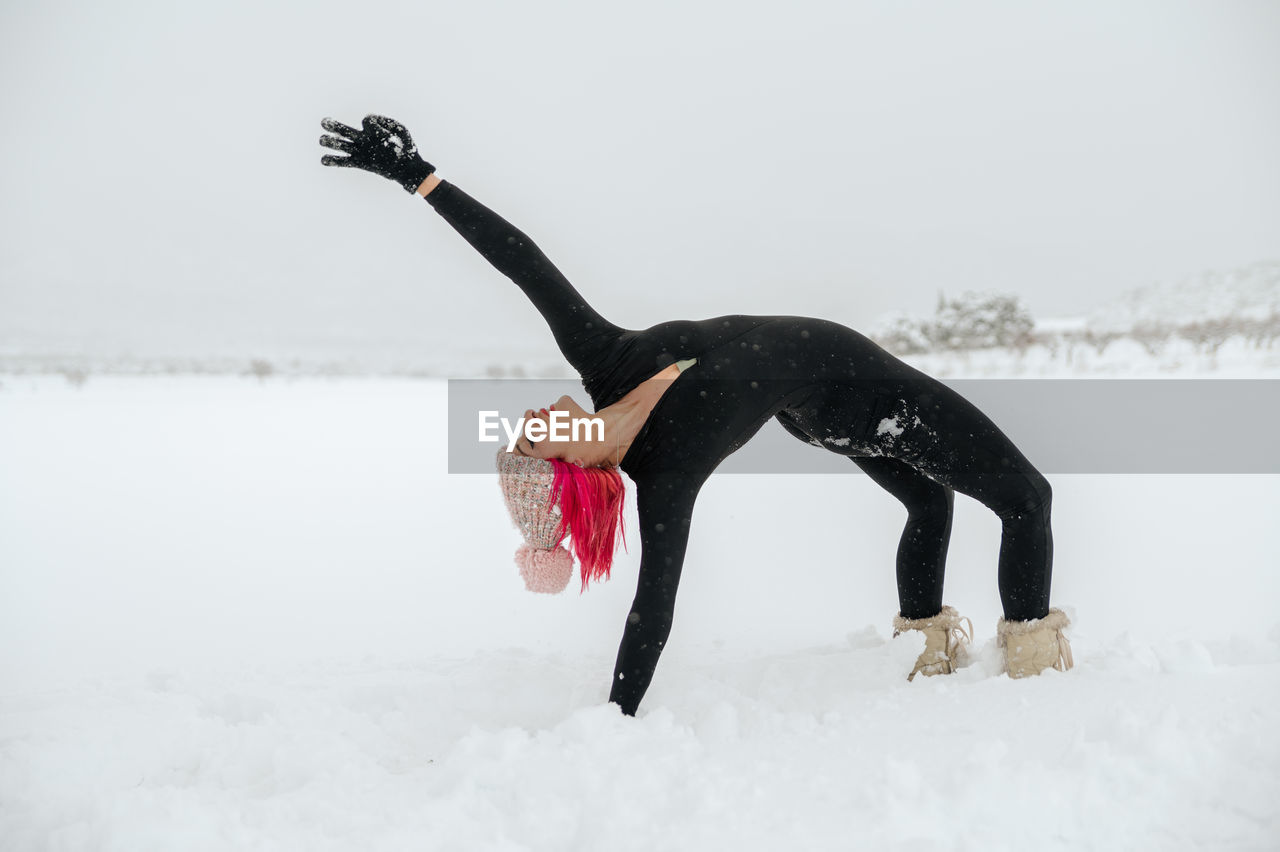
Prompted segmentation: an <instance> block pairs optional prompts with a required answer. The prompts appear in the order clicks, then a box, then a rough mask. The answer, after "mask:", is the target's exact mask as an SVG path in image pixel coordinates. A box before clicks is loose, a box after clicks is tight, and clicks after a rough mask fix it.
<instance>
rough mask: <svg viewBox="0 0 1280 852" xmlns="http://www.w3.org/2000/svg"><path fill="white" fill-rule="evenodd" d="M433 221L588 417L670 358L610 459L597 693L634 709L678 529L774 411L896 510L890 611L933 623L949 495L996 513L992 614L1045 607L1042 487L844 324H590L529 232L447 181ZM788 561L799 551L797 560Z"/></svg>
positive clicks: (961, 405) (663, 618)
mask: <svg viewBox="0 0 1280 852" xmlns="http://www.w3.org/2000/svg"><path fill="white" fill-rule="evenodd" d="M427 201H428V202H430V204H431V205H432V206H433V207H434V208H435V209H436V211H437V212H438V213H439V214H440V215H441V216H442V217H443V218H444V219H445V220H446V221H447V222H448V223H449V224H450V225H452V226H453V227H454V228H455V229H456V230H457V231H458V232H459V233H460V234H462V236H463V237H465V238H466V240H467V241H468V242H469V243H471V245H472V246H473V247H475V248H476V249H477V250H478V251H479V252H480V253H481V254H482V255H483V256H484V257H485V258H486V259H487V260H488V261H489V262H490V263H492V264H493V265H494V266H495V267H496V268H497V269H498V270H499V271H500V272H502V273H503V274H504V275H506V276H507V277H508V278H510V279H511V280H512V281H514V282H515V283H516V285H517V286H519V287H520V289H521V290H523V291H524V293H525V295H526V296H528V297H529V299H530V301H532V302H533V304H534V306H535V307H536V308H537V309H538V311H539V312H540V313H541V314H542V316H543V318H544V319H545V320H546V322H547V324H548V326H550V328H551V332H552V334H553V335H554V336H555V339H556V343H557V344H558V345H559V347H560V351H561V352H562V353H563V354H564V356H565V358H566V359H567V360H568V361H569V363H570V364H571V365H572V366H573V367H574V369H576V370H577V371H578V373H579V375H581V377H582V381H583V385H584V386H585V387H586V390H587V393H588V394H589V395H590V396H591V399H592V402H593V404H594V405H595V407H596V410H599V409H601V408H603V407H605V406H607V405H610V404H612V403H614V402H616V401H617V400H619V399H621V398H622V397H623V396H625V395H626V394H627V393H628V392H629V391H630V390H631V389H632V388H634V387H635V386H636V385H638V384H639V383H640V382H642V381H644V380H645V379H648V378H650V377H652V376H653V375H655V374H656V373H658V372H659V371H661V370H662V369H664V368H665V367H667V366H669V365H670V364H672V363H674V362H675V361H677V360H681V359H687V358H697V364H696V365H695V366H694V367H692V368H690V369H688V370H686V371H685V372H684V373H682V374H681V375H680V377H679V378H678V379H677V380H675V381H674V382H673V383H672V385H671V386H670V387H669V388H668V389H667V390H666V392H665V393H664V394H663V396H662V397H661V398H660V399H659V400H658V403H657V405H656V406H655V407H654V409H653V411H652V413H651V414H650V415H649V419H648V420H647V421H646V423H645V425H644V427H643V428H642V429H641V430H640V432H639V434H638V435H637V436H636V438H635V440H634V441H633V443H632V445H631V448H630V449H629V450H628V451H627V453H626V455H625V457H624V458H623V459H622V462H621V467H622V469H623V470H624V471H625V472H626V473H627V474H628V475H629V476H630V477H631V478H632V480H633V481H634V482H635V484H636V507H637V511H638V513H639V526H640V529H639V532H640V544H641V559H640V576H639V579H638V582H637V588H636V597H635V600H634V602H633V604H632V607H631V612H630V613H629V615H628V617H627V624H626V627H625V629H624V632H623V638H622V644H621V647H620V648H619V651H618V661H617V665H616V667H615V670H614V680H613V686H612V689H611V692H610V696H609V697H610V700H611V701H613V702H615V703H617V704H619V705H621V707H622V710H623V712H625V713H629V714H634V713H635V711H636V708H637V707H638V706H639V704H640V700H641V698H642V697H643V696H644V693H645V690H646V689H648V686H649V683H650V681H651V680H652V678H653V673H654V670H655V669H656V667H657V663H658V657H659V655H660V654H661V653H662V648H663V646H664V645H665V643H666V641H667V636H668V634H669V633H670V630H671V623H672V618H673V616H674V612H675V599H676V591H677V588H678V586H679V583H680V571H681V569H682V567H683V565H684V554H685V547H686V544H687V543H688V538H689V526H690V523H691V521H692V517H693V507H694V503H695V501H696V500H697V496H698V492H699V490H700V489H701V487H702V484H703V483H704V482H705V481H706V480H707V477H709V476H710V475H711V473H712V472H713V471H714V470H715V468H716V467H717V466H718V465H719V464H720V462H722V461H723V460H724V459H725V458H726V457H728V456H729V454H731V453H732V452H734V451H735V450H737V449H738V448H739V447H741V446H742V445H743V444H745V443H746V442H747V441H748V440H749V439H750V438H751V437H752V436H753V435H755V433H756V432H757V431H758V430H759V429H760V428H761V427H762V426H763V425H764V424H765V423H766V422H767V421H768V420H769V419H770V418H776V419H777V420H778V421H779V422H780V423H781V424H782V426H783V427H784V428H785V429H786V430H787V431H788V432H790V433H791V434H792V435H795V436H796V437H798V438H800V439H801V440H804V441H806V442H808V443H810V444H813V445H815V446H817V447H822V448H823V449H826V450H829V451H831V452H835V453H839V454H841V455H844V456H848V457H849V458H850V459H851V460H852V462H853V463H854V464H857V465H858V466H859V467H860V468H861V469H862V470H863V471H865V472H866V473H867V475H869V476H870V477H871V478H872V480H873V481H875V482H876V483H877V484H879V485H880V486H882V487H883V488H885V489H886V490H887V491H889V493H891V494H892V495H893V496H894V497H896V498H897V499H898V500H899V501H901V502H902V504H903V505H904V506H905V507H906V509H907V523H906V528H905V529H904V530H903V533H902V538H901V540H900V542H899V545H898V558H897V579H898V598H899V607H900V612H901V614H902V615H904V616H906V617H908V618H923V617H928V616H931V615H936V614H937V613H938V611H939V610H941V608H942V583H943V574H944V567H945V562H946V555H947V543H948V540H949V538H950V534H951V514H952V505H953V495H952V491H953V490H955V491H959V492H961V493H962V494H967V495H969V496H971V497H973V498H975V499H977V500H978V501H980V502H981V503H983V504H984V505H985V506H987V507H989V508H990V509H992V510H993V511H994V512H995V513H996V514H997V515H998V516H999V517H1000V519H1001V522H1002V524H1003V534H1002V538H1001V544H1000V567H999V587H1000V597H1001V602H1002V604H1003V606H1004V614H1005V617H1006V618H1008V619H1011V620H1025V619H1031V618H1040V617H1043V616H1044V615H1046V614H1047V613H1048V610H1049V583H1050V571H1051V566H1052V564H1053V540H1052V535H1051V533H1050V526H1049V512H1050V503H1051V493H1050V489H1049V483H1048V482H1047V481H1046V480H1045V478H1044V477H1043V476H1041V475H1040V473H1039V472H1038V471H1037V470H1036V469H1035V468H1034V467H1033V466H1032V465H1031V463H1030V462H1029V461H1027V459H1026V458H1025V457H1024V456H1023V455H1022V453H1020V452H1019V451H1018V449H1017V448H1016V447H1015V446H1014V445H1013V443H1012V442H1011V441H1010V440H1009V439H1008V438H1007V437H1006V436H1005V435H1004V434H1003V433H1002V432H1001V431H1000V430H999V429H997V428H996V426H995V424H993V423H992V422H991V421H990V420H989V419H988V418H987V417H986V416H985V415H984V414H982V412H981V411H979V410H978V409H977V408H976V407H974V406H973V405H972V404H971V403H969V402H968V401H967V400H965V399H964V398H963V397H961V396H960V395H959V394H957V393H956V392H955V391H953V390H951V389H950V388H948V387H947V386H946V385H944V384H942V383H941V382H938V381H937V380H935V379H933V378H930V377H929V376H926V375H925V374H923V373H921V372H919V371H918V370H915V369H914V368H912V367H910V366H908V365H907V364H904V363H903V362H901V361H899V360H898V359H896V358H894V357H893V356H892V355H890V354H889V353H887V352H885V351H884V350H883V349H881V348H880V347H879V346H877V345H876V344H875V343H874V342H872V341H871V340H869V339H868V338H866V337H864V336H863V335H861V334H859V333H858V332H856V331H854V330H853V329H850V328H846V327H845V326H842V325H839V324H837V323H833V322H829V321H827V320H820V319H813V318H810V317H792V316H777V317H760V316H741V315H732V316H724V317H715V318H713V319H707V320H700V321H697V322H691V321H674V322H667V323H661V324H659V325H656V326H653V327H652V328H648V329H644V330H632V329H624V328H621V327H619V326H616V325H614V324H613V323H610V322H609V321H607V320H605V319H604V318H603V317H601V316H600V315H599V314H598V313H597V312H596V311H595V310H594V309H593V308H592V307H591V306H590V305H589V304H588V303H587V301H586V300H585V299H583V298H582V296H581V295H580V294H579V293H578V291H577V290H575V289H574V287H573V286H572V285H571V284H570V283H569V282H568V281H567V280H566V279H565V278H564V276H563V275H562V274H561V273H560V272H559V270H557V269H556V268H555V266H553V265H552V264H551V262H550V261H549V260H547V258H546V256H545V255H543V254H542V252H541V251H540V250H539V249H538V247H537V246H536V245H534V244H533V242H532V240H530V239H529V238H528V237H527V236H526V235H525V234H523V233H521V232H520V231H519V230H517V229H516V228H515V227H513V226H512V225H510V224H509V223H508V222H506V221H505V220H503V219H502V218H501V217H500V216H498V215H497V214H495V213H494V212H493V211H491V210H489V209H488V208H486V207H484V206H483V205H481V204H479V203H478V202H476V201H475V200H474V199H472V198H471V197H470V196H468V195H467V194H466V193H464V192H462V190H460V189H458V188H457V187H455V186H453V185H452V184H449V183H447V182H445V183H441V184H440V185H439V186H437V187H436V189H435V190H433V191H432V192H431V194H430V195H428V196H427ZM797 555H798V556H800V555H802V554H800V553H798V554H797Z"/></svg>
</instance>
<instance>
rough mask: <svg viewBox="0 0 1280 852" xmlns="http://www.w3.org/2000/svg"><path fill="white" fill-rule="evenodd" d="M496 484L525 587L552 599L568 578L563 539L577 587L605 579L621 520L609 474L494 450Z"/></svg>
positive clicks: (618, 487)
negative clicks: (518, 538)
mask: <svg viewBox="0 0 1280 852" xmlns="http://www.w3.org/2000/svg"><path fill="white" fill-rule="evenodd" d="M497 465H498V485H499V486H500V487H501V489H502V497H503V499H504V500H505V501H506V503H507V511H508V512H509V513H510V515H511V520H512V522H513V523H514V524H515V526H516V529H518V530H519V531H520V534H521V535H522V536H523V537H524V543H523V544H521V545H520V547H518V548H517V549H516V556H515V562H516V565H517V566H518V567H519V568H520V576H521V578H523V579H524V584H525V588H527V589H528V590H529V591H531V592H540V593H543V594H556V593H557V592H562V591H564V589H565V587H566V586H568V585H569V578H570V577H572V576H573V554H571V553H570V552H569V549H568V548H567V547H565V546H564V544H563V542H564V539H565V538H566V536H567V537H569V538H570V539H571V541H572V544H573V550H574V553H576V554H577V557H578V561H579V562H580V563H581V564H582V588H583V590H584V591H585V590H586V588H587V583H588V581H589V580H592V579H601V578H603V579H608V577H609V570H610V567H611V566H612V562H613V550H614V532H615V531H616V530H617V529H619V527H620V524H621V521H622V497H623V493H624V492H623V487H622V477H621V475H620V474H619V473H618V472H617V471H616V470H615V469H611V468H610V469H598V468H590V469H584V468H581V467H578V466H577V465H573V464H570V463H569V462H564V461H560V460H559V459H539V458H533V457H531V456H522V455H518V454H516V453H509V452H507V451H506V450H500V451H499V452H498V456H497Z"/></svg>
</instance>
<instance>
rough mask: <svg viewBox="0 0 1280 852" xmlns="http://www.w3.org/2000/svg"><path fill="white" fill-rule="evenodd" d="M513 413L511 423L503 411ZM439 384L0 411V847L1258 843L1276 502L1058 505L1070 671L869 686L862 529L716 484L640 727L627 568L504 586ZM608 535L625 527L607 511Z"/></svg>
mask: <svg viewBox="0 0 1280 852" xmlns="http://www.w3.org/2000/svg"><path fill="white" fill-rule="evenodd" d="M531 402H532V401H531ZM444 404H445V385H444V383H443V382H438V381H412V380H389V379H381V380H373V379H370V380H333V381H327V380H323V379H308V380H298V381H288V380H284V379H279V378H276V379H269V380H267V381H264V382H260V381H257V380H254V379H248V378H234V377H206V378H155V377H152V378H127V377H112V378H102V377H92V378H90V380H89V381H88V383H87V384H85V385H84V386H83V387H79V388H77V387H74V386H72V385H70V384H68V383H67V382H66V381H64V380H63V379H61V378H55V377H50V378H41V377H4V378H3V380H2V382H0V849H4V850H28V849H118V850H131V852H133V850H148V849H156V850H179V849H180V850H199V849H235V850H241V849H305V850H326V849H343V850H345V849H378V850H383V849H413V850H423V849H440V850H469V849H494V850H498V849H501V850H517V849H547V850H576V849H581V850H602V849H608V850H615V849H618V850H626V849H697V850H713V849H733V850H756V849H759V850H777V849H874V850H880V849H898V848H901V849H907V848H911V849H938V850H944V849H1013V848H1047V849H1108V850H1110V849H1144V850H1145V849H1162V850H1163V849H1183V848H1211V849H1275V848H1277V846H1278V845H1280V840H1278V839H1277V838H1278V837H1280V805H1278V804H1277V803H1278V802H1280V613H1278V612H1277V610H1276V603H1275V602H1276V601H1277V600H1280V570H1277V569H1280V539H1278V537H1277V533H1276V529H1275V518H1276V517H1277V513H1278V511H1280V477H1274V476H1142V477H1138V476H1128V477H1125V476H1058V477H1051V478H1052V481H1053V483H1054V487H1055V515H1054V532H1055V544H1056V571H1055V600H1056V601H1057V602H1058V603H1059V604H1060V605H1063V606H1065V607H1066V608H1068V609H1069V611H1072V612H1073V613H1074V617H1075V620H1076V627H1075V630H1074V633H1073V647H1074V652H1075V659H1076V664H1077V665H1076V668H1075V670H1073V671H1071V672H1069V673H1066V674H1060V673H1057V672H1050V673H1048V674H1047V675H1045V676H1043V677H1041V678H1036V679H1032V680H1028V681H1020V682H1012V681H1010V680H1008V679H1007V678H1005V677H1003V676H999V675H997V674H996V660H995V657H994V655H993V653H992V651H993V649H992V647H991V640H992V637H993V635H994V632H995V619H996V616H997V615H998V599H997V595H996V587H995V555H996V547H997V543H998V538H999V525H998V523H997V522H996V520H995V518H994V517H993V516H991V515H990V513H988V512H987V511H986V510H985V509H983V508H982V507H981V506H978V505H977V504H976V503H973V502H972V501H969V500H967V499H965V498H958V500H957V517H956V522H955V532H954V536H953V540H952V548H951V560H950V568H949V579H948V595H947V597H948V601H949V602H950V603H952V604H954V605H956V606H957V607H958V608H959V609H960V610H961V612H963V613H965V614H967V615H969V616H970V617H971V618H972V619H973V621H974V625H975V628H976V632H977V636H978V645H979V653H978V655H977V659H976V662H975V663H974V664H973V665H972V666H970V667H969V668H967V669H964V670H962V671H961V672H959V673H957V674H956V675H953V676H951V677H946V678H932V679H920V680H919V681H918V682H913V683H908V682H907V681H906V680H905V678H904V675H905V672H906V671H907V670H908V669H909V667H910V662H911V661H912V660H913V659H914V656H915V654H916V653H917V651H918V650H919V646H918V644H915V643H917V642H919V640H918V639H916V640H913V639H912V638H909V637H901V638H899V639H894V640H890V639H889V638H888V637H889V623H890V619H891V617H892V615H893V614H894V611H895V609H896V598H895V596H894V587H893V553H894V548H895V546H896V541H897V537H898V534H899V532H900V528H901V523H902V519H903V518H902V510H901V509H900V508H899V507H898V506H897V504H895V503H894V502H893V501H892V500H891V499H890V498H889V497H887V496H886V495H885V494H883V493H882V492H880V491H879V490H878V489H877V488H876V487H875V486H874V485H872V484H871V483H870V482H869V481H868V480H866V479H865V477H861V476H855V475H850V476H781V475H774V476H721V477H716V478H714V479H713V480H712V481H711V482H710V483H709V484H708V486H707V487H706V488H705V489H704V491H703V493H702V496H701V498H700V501H699V506H698V512H697V515H696V519H695V524H694V529H693V536H692V541H691V545H690V552H689V557H688V561H687V565H686V570H685V575H684V581H683V584H682V589H681V599H680V604H679V608H678V612H677V617H676V624H675V630H674V632H673V634H672V638H671V641H670V645H669V650H668V651H667V653H666V655H665V657H664V658H663V661H662V664H661V666H660V667H659V671H658V675H657V678H656V680H655V683H654V685H653V687H652V689H651V690H650V692H649V695H648V696H647V698H646V699H645V702H644V704H643V705H642V707H641V712H640V716H639V717H638V718H636V719H627V718H624V717H622V716H620V715H619V714H618V713H617V712H616V711H615V710H614V709H613V708H612V707H611V706H609V705H607V704H606V703H605V697H606V695H607V687H608V681H609V676H610V672H611V670H612V661H613V655H614V652H615V650H616V646H617V641H618V639H619V637H620V635H621V628H622V624H623V620H624V618H625V614H626V611H627V605H628V603H629V600H630V592H631V591H632V588H633V584H634V579H635V572H636V564H637V558H638V553H637V552H634V550H635V549H634V548H633V552H632V553H631V554H629V555H620V559H619V562H618V564H617V566H616V569H615V576H614V578H613V580H612V581H611V582H609V583H607V584H605V585H604V586H601V587H598V588H595V589H593V590H592V591H590V592H588V593H587V594H586V595H583V596H579V595H577V594H576V593H574V592H570V593H566V594H565V595H563V596H560V597H557V598H551V599H546V598H541V597H534V596H532V595H529V594H527V593H525V592H524V591H523V590H522V588H521V585H520V581H519V579H518V578H517V576H516V573H515V568H514V566H513V565H512V563H511V554H512V552H513V551H514V549H515V547H516V544H517V541H518V539H517V536H516V533H515V532H514V530H512V529H511V527H510V524H509V522H508V520H507V518H506V516H505V512H504V509H503V507H502V504H501V501H500V499H499V497H498V491H497V486H496V484H495V481H494V479H493V478H492V477H486V476H449V475H447V474H446V473H445V472H444V464H445V447H444V442H445V435H444V434H443V432H442V426H441V424H442V423H443V420H444V418H443V416H442V414H443V412H442V407H443V406H444ZM630 525H631V527H632V528H634V515H633V514H632V516H631V518H630Z"/></svg>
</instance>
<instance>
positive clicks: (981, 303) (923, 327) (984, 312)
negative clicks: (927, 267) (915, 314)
mask: <svg viewBox="0 0 1280 852" xmlns="http://www.w3.org/2000/svg"><path fill="white" fill-rule="evenodd" d="M1034 326H1035V323H1034V322H1033V321H1032V319H1031V314H1030V312H1029V311H1027V309H1026V308H1024V307H1023V306H1022V305H1021V304H1019V302H1018V297H1017V296H1013V295H1009V294H1005V293H964V294H963V295H961V296H959V297H958V298H952V299H948V298H946V297H945V296H944V295H942V294H941V293H940V294H938V307H937V310H936V311H935V313H934V316H933V319H932V320H920V319H913V318H910V317H905V316H894V317H891V318H890V319H889V320H887V321H886V322H885V323H884V324H883V325H882V326H881V328H880V329H878V330H877V331H876V332H875V333H874V335H873V336H874V338H875V339H876V341H877V342H878V343H880V344H881V345H882V346H884V347H885V348H886V349H890V350H892V351H895V352H900V353H902V354H906V355H910V354H914V353H917V352H928V351H931V350H953V351H954V350H965V349H990V348H992V347H997V346H1003V347H1010V346H1018V347H1026V346H1027V345H1029V344H1030V343H1031V342H1032V335H1031V331H1032V328H1033V327H1034Z"/></svg>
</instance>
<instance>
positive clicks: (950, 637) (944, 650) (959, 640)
mask: <svg viewBox="0 0 1280 852" xmlns="http://www.w3.org/2000/svg"><path fill="white" fill-rule="evenodd" d="M965 623H967V624H968V625H969V629H968V630H966V629H965V627H964V624H965ZM907 630H919V631H921V632H922V633H924V652H923V653H922V654H921V655H920V656H919V658H917V659H916V667H915V668H914V669H912V670H911V674H909V675H907V680H912V679H914V678H915V676H916V675H918V674H923V675H925V676H926V677H927V676H929V675H936V674H951V673H952V672H953V671H955V668H956V664H957V663H959V662H961V661H963V660H964V659H965V657H966V652H965V648H964V646H965V645H966V644H968V643H969V642H972V641H973V622H971V621H969V619H967V618H963V617H961V615H960V613H958V612H956V610H955V607H950V606H944V607H943V608H942V612H940V613H938V614H937V615H935V616H932V617H930V618H903V617H902V616H901V615H896V616H894V618H893V635H894V636H897V635H898V634H900V633H903V632H904V631H907Z"/></svg>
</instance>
